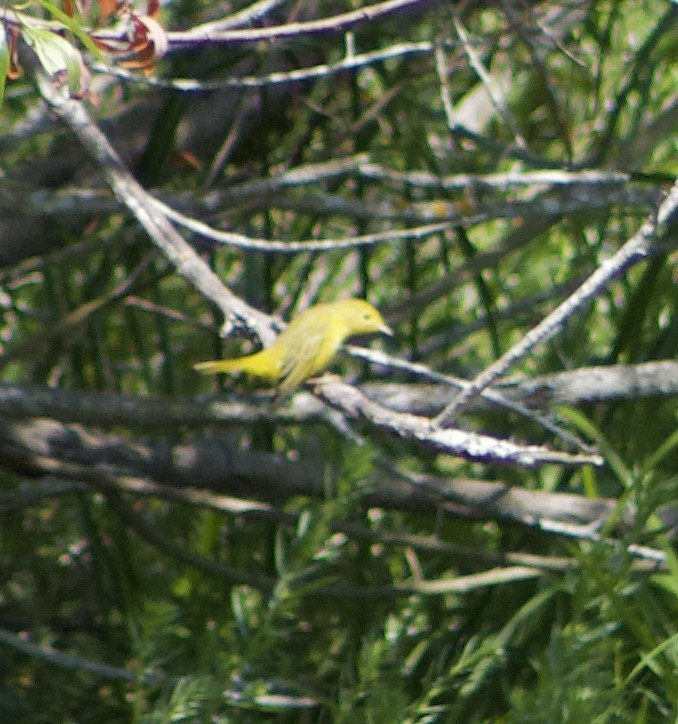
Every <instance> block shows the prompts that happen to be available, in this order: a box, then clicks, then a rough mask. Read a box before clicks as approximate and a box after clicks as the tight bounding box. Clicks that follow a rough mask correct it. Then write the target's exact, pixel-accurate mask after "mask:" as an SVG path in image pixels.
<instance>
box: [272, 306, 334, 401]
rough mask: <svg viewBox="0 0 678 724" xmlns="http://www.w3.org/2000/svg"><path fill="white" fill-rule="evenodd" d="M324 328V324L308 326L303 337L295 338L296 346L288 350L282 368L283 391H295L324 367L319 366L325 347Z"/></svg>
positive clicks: (293, 345)
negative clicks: (320, 354)
mask: <svg viewBox="0 0 678 724" xmlns="http://www.w3.org/2000/svg"><path fill="white" fill-rule="evenodd" d="M320 321H321V322H322V320H320ZM324 328H325V325H324V323H322V324H320V323H319V324H317V325H306V327H305V328H304V330H303V332H304V333H303V336H302V335H299V337H298V338H297V337H295V339H294V344H291V345H290V346H289V349H287V351H286V355H285V357H284V359H283V360H282V363H281V366H280V379H281V383H280V390H281V391H283V392H289V391H290V390H293V389H294V388H295V387H297V386H299V385H300V384H301V383H302V382H303V381H304V380H306V379H308V378H309V377H311V375H314V374H315V373H316V372H319V371H320V369H322V368H323V367H324V365H320V366H319V364H318V355H319V351H320V350H321V349H322V347H323V334H324V331H325V330H324Z"/></svg>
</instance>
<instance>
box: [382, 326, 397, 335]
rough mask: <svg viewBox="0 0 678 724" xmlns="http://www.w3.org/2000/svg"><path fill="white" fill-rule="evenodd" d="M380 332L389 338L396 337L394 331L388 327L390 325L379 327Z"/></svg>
mask: <svg viewBox="0 0 678 724" xmlns="http://www.w3.org/2000/svg"><path fill="white" fill-rule="evenodd" d="M379 331H380V332H381V333H382V334H387V335H388V336H389V337H394V336H395V335H394V334H393V330H392V329H391V328H390V327H389V326H388V324H382V325H381V327H379Z"/></svg>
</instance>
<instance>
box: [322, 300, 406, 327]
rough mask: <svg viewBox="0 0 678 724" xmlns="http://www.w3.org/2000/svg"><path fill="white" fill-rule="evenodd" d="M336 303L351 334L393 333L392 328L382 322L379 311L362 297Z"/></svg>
mask: <svg viewBox="0 0 678 724" xmlns="http://www.w3.org/2000/svg"><path fill="white" fill-rule="evenodd" d="M336 304H337V306H338V310H337V311H338V312H339V314H340V316H341V317H342V321H343V322H344V323H345V325H346V327H347V329H348V330H350V332H349V334H350V335H351V336H352V335H354V334H370V333H372V332H381V333H382V334H388V335H391V336H392V335H393V330H392V329H391V328H390V327H389V326H388V325H387V324H386V322H384V318H383V317H382V316H381V314H380V313H379V311H378V310H377V309H375V308H374V307H373V306H372V305H371V304H370V303H369V302H366V301H365V300H364V299H344V300H343V301H341V302H337V303H336Z"/></svg>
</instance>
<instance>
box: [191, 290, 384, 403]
mask: <svg viewBox="0 0 678 724" xmlns="http://www.w3.org/2000/svg"><path fill="white" fill-rule="evenodd" d="M372 332H383V333H384V334H389V335H391V334H393V332H392V331H391V329H390V327H388V326H387V324H386V323H385V322H384V319H383V317H382V316H381V314H379V312H378V311H377V310H376V309H375V308H374V307H373V306H372V305H371V304H369V302H366V301H364V300H363V299H343V300H341V301H338V302H329V303H328V304H317V305H316V306H314V307H309V309H306V310H305V311H303V312H301V313H300V314H298V315H297V316H296V317H295V318H294V319H293V320H292V321H291V322H290V323H289V325H288V326H287V327H286V328H285V329H284V330H283V331H282V332H281V333H280V335H279V336H278V338H277V339H276V340H275V342H274V343H273V344H272V345H271V346H270V347H266V348H265V349H262V350H261V351H260V352H256V353H255V354H251V355H248V356H247V357H238V358H236V359H222V360H211V361H209V362H199V363H198V364H196V365H194V366H193V369H195V370H197V371H198V372H201V373H203V374H206V375H209V374H217V373H219V372H246V373H247V374H250V375H254V376H255V377H262V378H264V379H266V380H268V381H269V382H271V383H274V384H277V385H278V387H279V389H280V390H281V392H289V391H290V390H293V389H294V388H295V387H297V386H298V385H300V384H301V383H302V382H303V381H304V380H307V379H308V378H309V377H312V376H313V375H316V374H318V373H319V372H322V371H323V370H324V369H325V368H326V367H327V366H328V365H329V364H330V362H331V361H332V360H333V359H334V356H335V355H336V353H337V352H338V351H339V347H341V345H342V343H343V342H344V341H345V340H347V339H348V338H349V337H352V336H353V335H356V334H368V333H372Z"/></svg>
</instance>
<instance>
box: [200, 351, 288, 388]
mask: <svg viewBox="0 0 678 724" xmlns="http://www.w3.org/2000/svg"><path fill="white" fill-rule="evenodd" d="M193 369H194V370H195V371H196V372H200V373H201V374H203V375H216V374H219V373H221V372H225V373H227V374H229V373H232V372H247V374H250V375H255V376H256V377H264V378H266V379H269V380H274V381H275V380H276V379H277V378H278V370H277V369H272V365H271V361H270V360H269V359H268V358H267V357H266V356H264V355H262V354H261V352H256V353H255V354H250V355H247V356H246V357H237V358H235V359H213V360H208V361H207V362H198V363H197V364H195V365H193Z"/></svg>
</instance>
